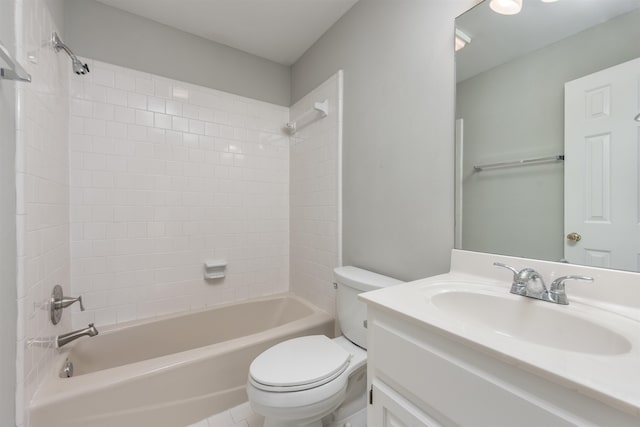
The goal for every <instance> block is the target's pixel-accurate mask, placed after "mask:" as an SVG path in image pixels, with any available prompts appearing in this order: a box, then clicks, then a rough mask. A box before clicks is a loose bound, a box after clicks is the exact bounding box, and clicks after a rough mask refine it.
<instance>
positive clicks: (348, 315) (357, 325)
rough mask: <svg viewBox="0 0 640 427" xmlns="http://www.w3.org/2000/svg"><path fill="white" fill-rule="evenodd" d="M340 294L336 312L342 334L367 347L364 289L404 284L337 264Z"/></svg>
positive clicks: (337, 296)
mask: <svg viewBox="0 0 640 427" xmlns="http://www.w3.org/2000/svg"><path fill="white" fill-rule="evenodd" d="M333 275H334V278H335V281H336V285H337V289H338V293H337V295H336V313H337V316H338V324H339V325H340V329H341V330H342V334H343V335H344V336H345V337H346V338H347V339H349V341H351V342H353V343H354V344H356V345H358V346H360V347H362V348H364V349H366V348H367V328H366V326H365V321H366V320H367V305H366V304H365V303H363V302H362V301H359V300H358V294H359V293H361V292H368V291H373V290H376V289H381V288H386V287H387V286H393V285H398V284H400V283H403V282H402V281H400V280H397V279H393V278H391V277H387V276H383V275H382V274H377V273H373V272H371V271H367V270H363V269H361V268H357V267H351V266H347V267H338V268H336V269H334V270H333Z"/></svg>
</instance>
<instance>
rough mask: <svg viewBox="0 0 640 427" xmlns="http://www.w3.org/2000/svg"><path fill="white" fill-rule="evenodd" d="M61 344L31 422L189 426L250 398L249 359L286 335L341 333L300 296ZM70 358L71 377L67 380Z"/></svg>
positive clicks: (109, 330)
mask: <svg viewBox="0 0 640 427" xmlns="http://www.w3.org/2000/svg"><path fill="white" fill-rule="evenodd" d="M99 331H100V334H99V335H98V336H96V337H93V338H86V337H83V338H81V339H79V340H77V341H75V342H74V343H72V344H69V345H68V346H67V347H68V348H67V347H64V348H63V349H61V350H60V353H59V354H58V355H57V357H56V359H55V361H54V362H53V368H52V371H51V372H49V373H47V375H46V378H45V379H44V381H43V384H42V385H41V386H40V388H39V389H38V391H37V393H36V395H35V397H34V399H33V401H32V403H31V406H30V423H31V426H32V427H71V426H74V427H80V426H82V427H129V426H130V427H145V426H153V427H162V426H167V427H176V426H185V425H188V424H191V423H194V422H196V421H199V420H201V419H204V418H206V417H208V416H211V415H213V414H215V413H217V412H221V411H223V410H225V409H228V408H230V407H233V406H235V405H238V404H240V403H242V402H243V401H246V393H245V383H246V381H247V375H248V371H249V364H250V363H251V361H252V360H253V359H254V358H255V357H256V356H257V355H258V354H260V353H261V352H263V351H264V350H266V349H267V348H269V347H271V346H272V345H274V344H276V343H278V342H281V341H283V340H286V339H289V338H293V337H298V336H303V335H312V334H325V335H327V336H333V331H334V321H333V318H332V317H331V316H329V315H328V314H326V313H325V312H323V311H321V310H319V309H317V308H315V307H313V306H312V305H310V304H308V303H306V302H305V301H304V300H301V299H299V298H297V297H295V296H292V295H289V294H287V295H279V296H276V297H269V298H261V299H255V300H249V301H246V302H242V303H236V304H228V305H224V306H218V307H214V308H211V309H205V310H199V311H193V312H189V313H186V314H181V315H172V316H163V317H159V318H154V319H149V320H142V321H134V322H128V323H123V324H118V325H114V326H110V327H103V328H99ZM66 360H69V361H71V362H72V363H73V365H74V376H73V377H72V378H61V377H60V372H61V369H62V368H63V366H64V364H65V362H66Z"/></svg>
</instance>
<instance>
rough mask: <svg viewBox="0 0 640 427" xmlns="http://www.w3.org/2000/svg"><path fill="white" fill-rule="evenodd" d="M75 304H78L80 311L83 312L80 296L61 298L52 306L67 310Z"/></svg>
mask: <svg viewBox="0 0 640 427" xmlns="http://www.w3.org/2000/svg"><path fill="white" fill-rule="evenodd" d="M75 302H79V303H80V311H84V304H82V296H79V297H77V298H72V297H62V299H60V300H58V301H55V302H54V304H55V305H56V308H67V307H69V306H70V305H71V304H73V303H75Z"/></svg>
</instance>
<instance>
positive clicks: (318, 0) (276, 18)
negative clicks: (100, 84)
mask: <svg viewBox="0 0 640 427" xmlns="http://www.w3.org/2000/svg"><path fill="white" fill-rule="evenodd" d="M98 1H99V2H101V3H104V4H106V5H109V6H112V7H115V8H118V9H122V10H124V11H127V12H130V13H133V14H136V15H139V16H142V17H145V18H148V19H151V20H153V21H156V22H160V23H161V24H165V25H168V26H170V27H174V28H177V29H179V30H182V31H185V32H187V33H191V34H195V35H197V36H200V37H203V38H205V39H209V40H212V41H214V42H218V43H222V44H224V45H227V46H231V47H234V48H236V49H239V50H242V51H245V52H248V53H251V54H253V55H257V56H260V57H262V58H266V59H270V60H271V61H274V62H277V63H280V64H283V65H291V64H293V63H294V62H296V61H297V60H298V58H300V56H302V54H303V53H304V52H305V51H306V50H307V49H308V48H310V47H311V45H313V43H315V42H316V41H317V40H318V39H319V38H320V36H322V34H324V33H325V32H326V31H327V30H328V29H329V28H330V27H331V26H332V25H333V24H334V23H335V22H336V21H337V20H338V19H340V17H341V16H342V15H344V14H345V13H346V12H347V11H348V10H349V9H350V8H351V7H352V6H353V5H354V4H355V3H356V2H357V1H358V0H98Z"/></svg>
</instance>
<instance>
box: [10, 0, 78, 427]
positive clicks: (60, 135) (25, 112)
mask: <svg viewBox="0 0 640 427" xmlns="http://www.w3.org/2000/svg"><path fill="white" fill-rule="evenodd" d="M56 7H60V6H59V3H55V2H45V1H42V0H21V1H18V2H17V3H16V18H15V19H16V21H15V22H16V41H17V50H16V53H17V57H18V61H19V62H20V63H22V64H24V66H25V68H26V69H27V71H28V72H29V73H30V74H31V77H32V82H31V83H18V84H17V86H16V88H17V90H16V95H17V97H16V104H17V108H16V129H17V135H16V187H17V188H16V194H17V200H16V211H17V216H16V232H17V256H18V259H17V270H18V280H17V296H18V330H17V339H18V343H17V353H18V354H17V360H16V367H17V389H16V423H17V425H18V426H21V425H28V420H27V419H26V418H25V416H26V408H27V407H28V404H29V401H30V400H31V398H32V397H33V395H34V393H35V390H36V388H37V386H38V385H39V383H40V382H41V380H42V378H43V377H44V375H45V373H46V372H47V371H48V370H49V369H50V362H51V361H52V358H53V356H54V354H55V351H54V349H53V343H52V341H51V339H50V337H53V336H55V335H58V334H60V333H63V332H67V331H68V330H69V328H70V326H71V322H70V319H69V317H68V316H67V317H66V318H64V319H63V321H62V322H61V323H60V324H58V325H57V326H53V325H52V324H51V322H50V321H49V313H48V311H47V307H48V305H47V303H48V300H49V298H50V295H51V290H52V288H53V286H54V285H56V284H60V285H62V286H63V288H64V290H65V292H66V293H67V294H68V293H69V292H70V283H69V180H68V142H67V141H68V139H67V129H68V117H69V116H68V108H67V92H68V74H67V73H68V71H69V69H70V62H69V58H68V57H64V56H63V55H59V54H56V53H55V51H54V50H53V48H52V47H51V45H50V43H49V39H50V37H51V33H52V32H53V31H58V29H57V28H56V26H55V24H54V19H53V17H52V12H53V13H57V14H58V16H59V15H61V11H60V10H54V9H53V8H56ZM50 8H51V9H50Z"/></svg>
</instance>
